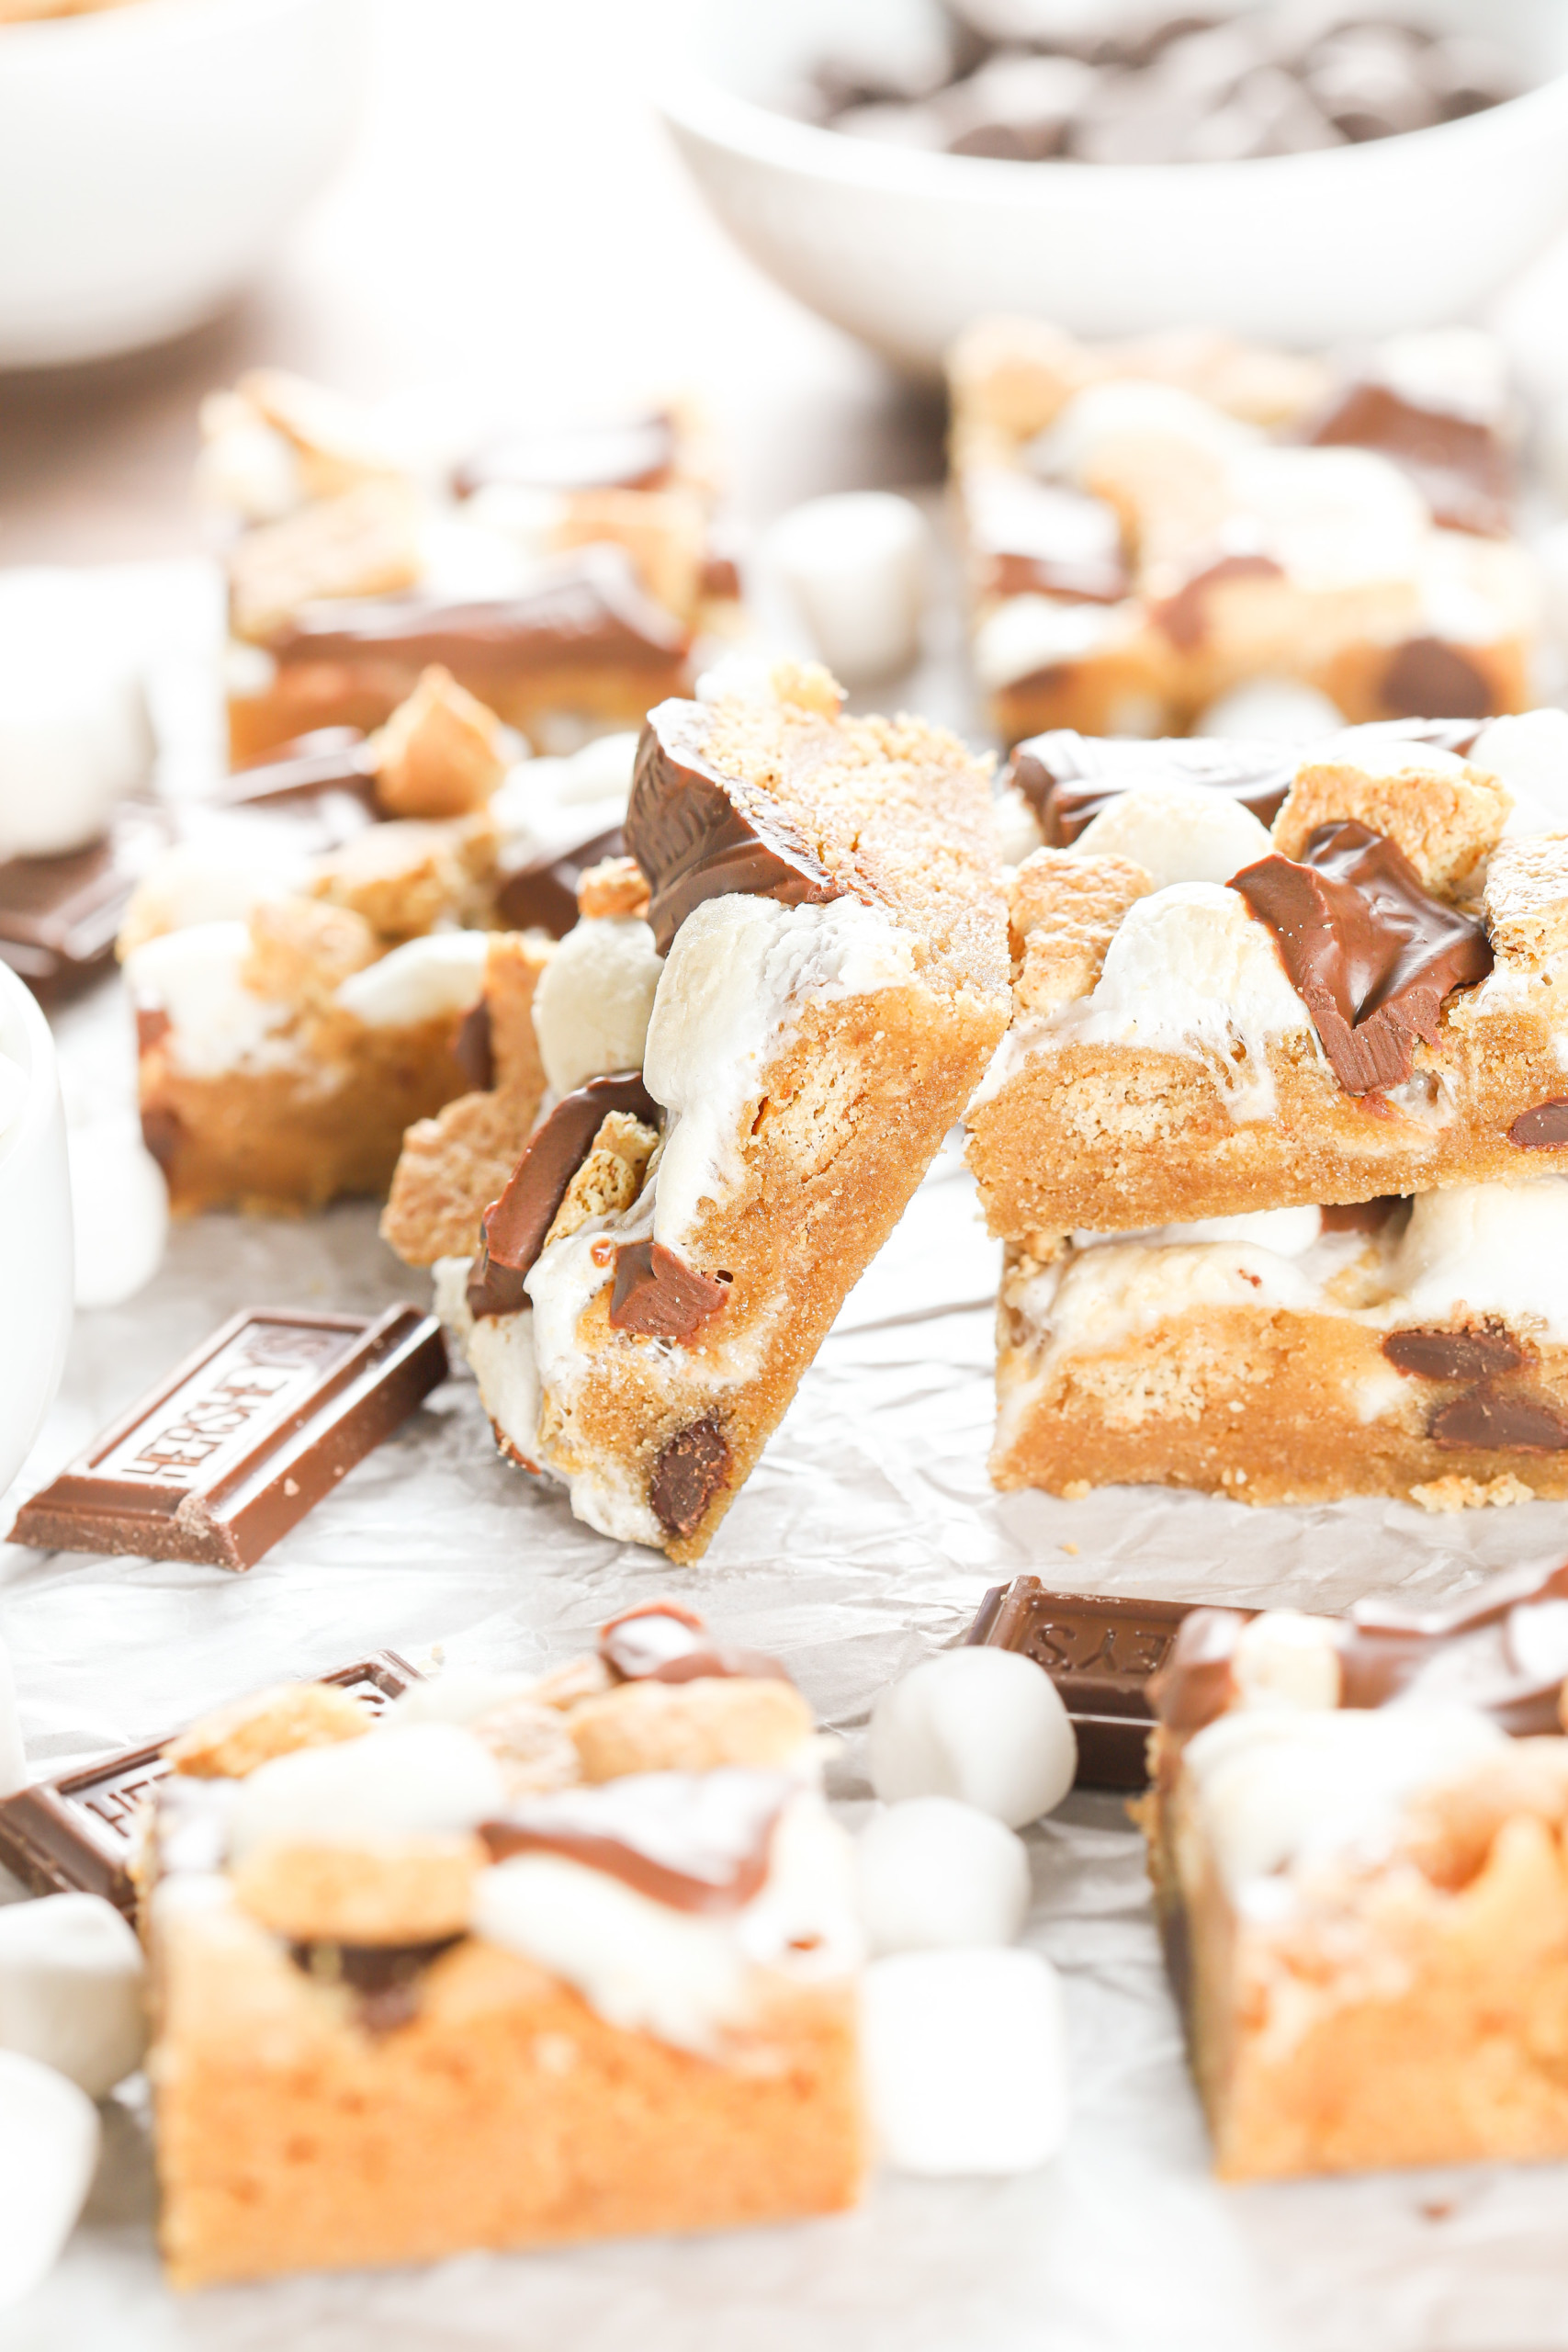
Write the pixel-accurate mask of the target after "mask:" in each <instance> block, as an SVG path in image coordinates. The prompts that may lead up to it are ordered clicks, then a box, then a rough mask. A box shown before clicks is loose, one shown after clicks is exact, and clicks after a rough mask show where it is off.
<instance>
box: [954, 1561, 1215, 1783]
mask: <svg viewBox="0 0 1568 2352" xmlns="http://www.w3.org/2000/svg"><path fill="white" fill-rule="evenodd" d="M1193 1606H1194V1604H1193V1603H1192V1602H1190V1601H1184V1600H1122V1599H1119V1598H1118V1597H1116V1596H1115V1595H1113V1594H1104V1595H1100V1596H1095V1595H1090V1594H1088V1593H1081V1592H1050V1591H1048V1590H1047V1589H1046V1588H1045V1587H1044V1586H1043V1584H1042V1583H1041V1581H1040V1578H1039V1577H1014V1578H1013V1580H1012V1582H1011V1583H1010V1584H999V1585H993V1586H992V1588H991V1589H990V1591H989V1592H987V1595H986V1598H985V1600H983V1601H982V1602H981V1603H980V1609H979V1613H978V1615H977V1616H976V1620H975V1623H974V1624H973V1625H972V1626H971V1627H970V1629H969V1632H968V1634H967V1635H966V1637H965V1639H966V1642H967V1643H968V1644H969V1645H973V1646H977V1647H984V1648H987V1649H998V1650H1016V1651H1017V1652H1018V1653H1019V1655H1020V1657H1032V1659H1033V1660H1034V1663H1035V1664H1036V1666H1039V1667H1043V1668H1044V1670H1045V1672H1046V1673H1047V1674H1048V1675H1049V1676H1050V1678H1051V1679H1052V1681H1053V1682H1054V1683H1055V1686H1056V1689H1057V1691H1058V1692H1059V1693H1060V1694H1061V1698H1062V1702H1063V1704H1064V1705H1065V1706H1066V1710H1067V1713H1068V1714H1069V1715H1070V1716H1071V1718H1072V1724H1073V1729H1074V1731H1075V1732H1076V1733H1077V1742H1078V1769H1077V1781H1076V1784H1075V1785H1076V1786H1077V1787H1078V1788H1080V1789H1141V1788H1143V1787H1145V1785H1146V1783H1147V1780H1148V1774H1147V1772H1146V1770H1145V1763H1144V1752H1145V1747H1146V1746H1147V1744H1148V1736H1149V1731H1150V1728H1151V1726H1152V1724H1153V1723H1154V1710H1153V1708H1152V1706H1151V1705H1150V1703H1149V1699H1148V1684H1149V1679H1150V1677H1151V1676H1152V1675H1154V1674H1156V1673H1157V1672H1158V1671H1159V1669H1160V1668H1161V1667H1162V1666H1164V1664H1165V1663H1166V1661H1167V1659H1168V1657H1169V1656H1170V1653H1171V1649H1172V1646H1173V1645H1174V1643H1175V1640H1176V1633H1177V1628H1178V1626H1179V1624H1180V1623H1181V1622H1182V1620H1183V1618H1185V1617H1187V1616H1189V1615H1190V1613H1191V1610H1192V1608H1193Z"/></svg>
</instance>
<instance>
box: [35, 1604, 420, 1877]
mask: <svg viewBox="0 0 1568 2352" xmlns="http://www.w3.org/2000/svg"><path fill="white" fill-rule="evenodd" d="M313 1679H316V1680H318V1681H321V1682H335V1683H336V1685H337V1687H338V1689H339V1690H340V1691H352V1692H353V1694H354V1696H355V1698H358V1699H362V1700H363V1701H364V1702H365V1704H366V1706H367V1708H368V1709H369V1710H370V1711H371V1713H374V1714H379V1713H380V1712H381V1710H382V1708H383V1707H384V1706H385V1705H386V1703H387V1702H388V1700H389V1699H396V1698H397V1697H399V1695H400V1693H401V1692H402V1691H406V1690H407V1689H408V1687H409V1685H410V1683H411V1682H418V1681H421V1680H422V1679H423V1677H422V1676H421V1675H420V1674H419V1673H418V1671H417V1670H416V1669H415V1668H413V1667H412V1666H410V1665H409V1663H408V1661H407V1659H406V1658H400V1657H399V1656H398V1655H397V1652H396V1651H395V1650H377V1651H376V1652H375V1654H374V1655H373V1656H372V1657H367V1658H361V1659H360V1660H359V1661H358V1662H357V1664H355V1665H354V1666H340V1667H339V1668H337V1669H336V1671H335V1672H333V1673H332V1674H322V1675H319V1676H316V1677H314V1678H313ZM174 1736H175V1735H174V1734H173V1733H171V1734H170V1737H171V1738H173V1737H174ZM167 1744H168V1743H167V1741H165V1740H154V1741H153V1742H152V1745H151V1746H149V1747H132V1748H130V1749H128V1750H127V1752H126V1753H125V1754H124V1755H122V1756H111V1757H109V1758H107V1761H106V1762H104V1763H102V1764H93V1765H89V1766H88V1767H87V1768H86V1770H84V1771H80V1772H66V1773H64V1774H62V1777H61V1778H60V1779H59V1780H55V1781H36V1782H35V1783H34V1785H33V1786H32V1787H31V1788H30V1789H23V1790H22V1791H20V1792H19V1793H18V1794H17V1795H16V1796H14V1797H7V1798H6V1800H5V1802H4V1804H0V1863H4V1865H5V1867H6V1870H8V1871H10V1872H11V1873H12V1875H13V1877H16V1878H18V1879H20V1880H21V1882H22V1884H23V1885H24V1886H25V1887H26V1888H27V1889H28V1892H29V1893H30V1894H101V1895H104V1896H105V1897H107V1900H108V1901H109V1902H110V1903H112V1904H114V1905H115V1906H116V1908H117V1909H118V1910H120V1911H123V1912H125V1913H126V1914H127V1915H128V1916H129V1915H130V1914H131V1913H133V1912H134V1911H135V1909H136V1889H135V1887H134V1885H133V1883H132V1881H131V1875H130V1865H131V1862H132V1860H133V1858H134V1851H135V1843H134V1839H135V1821H136V1815H137V1813H138V1811H139V1809H140V1807H141V1804H143V1803H144V1802H145V1800H146V1799H147V1798H148V1797H149V1796H150V1795H151V1793H152V1790H153V1789H154V1788H155V1787H156V1785H157V1783H158V1782H159V1781H161V1780H162V1779H163V1778H164V1774H165V1773H166V1772H167V1770H168V1769H169V1768H168V1766H167V1765H166V1764H165V1763H164V1747H166V1746H167Z"/></svg>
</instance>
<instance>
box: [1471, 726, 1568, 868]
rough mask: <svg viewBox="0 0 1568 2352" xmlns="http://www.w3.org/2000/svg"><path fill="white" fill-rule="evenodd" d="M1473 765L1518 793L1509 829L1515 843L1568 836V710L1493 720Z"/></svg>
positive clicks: (1480, 741)
mask: <svg viewBox="0 0 1568 2352" xmlns="http://www.w3.org/2000/svg"><path fill="white" fill-rule="evenodd" d="M1470 764H1471V766H1472V768H1484V769H1485V770H1486V772H1487V774H1488V775H1495V777H1496V778H1497V780H1498V782H1499V783H1500V784H1504V785H1506V786H1507V788H1508V790H1509V791H1510V792H1511V793H1512V794H1513V796H1514V805H1513V808H1512V809H1510V810H1509V812H1508V821H1507V823H1506V825H1505V826H1504V828H1503V831H1504V832H1505V834H1506V836H1507V837H1508V838H1509V839H1510V840H1516V839H1517V838H1518V837H1519V836H1520V835H1521V834H1528V833H1557V832H1564V831H1568V710H1526V711H1521V712H1519V714H1518V715H1517V717H1516V718H1495V719H1493V721H1492V722H1491V724H1490V726H1487V727H1483V729H1482V730H1481V732H1480V734H1479V735H1478V736H1477V737H1476V739H1475V742H1474V744H1473V746H1472V750H1471V753H1470Z"/></svg>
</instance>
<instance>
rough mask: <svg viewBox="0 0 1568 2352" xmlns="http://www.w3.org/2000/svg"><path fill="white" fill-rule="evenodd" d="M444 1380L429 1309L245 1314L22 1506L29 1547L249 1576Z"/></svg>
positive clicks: (21, 1530)
mask: <svg viewBox="0 0 1568 2352" xmlns="http://www.w3.org/2000/svg"><path fill="white" fill-rule="evenodd" d="M445 1378H446V1346H445V1343H444V1341H443V1340H442V1336H441V1326H440V1323H439V1322H438V1320H437V1318H436V1317H434V1315H422V1314H421V1313H420V1312H419V1310H418V1309H417V1308H416V1307H412V1306H394V1307H390V1308H389V1309H388V1311H387V1313H386V1314H385V1315H382V1316H380V1317H378V1318H377V1319H376V1320H374V1321H372V1320H371V1319H370V1318H369V1317H366V1316H362V1315H318V1314H314V1313H312V1312H310V1311H309V1310H307V1309H305V1308H296V1307H247V1308H245V1309H243V1311H242V1312H241V1313H240V1314H238V1315H236V1316H235V1317H233V1319H232V1320H231V1322H228V1323H226V1324H224V1326H223V1328H222V1329H221V1330H220V1331H217V1332H215V1333H214V1335H213V1337H212V1338H211V1339H210V1340H208V1342H207V1343H206V1345H205V1346H204V1347H202V1348H199V1349H197V1352H196V1353H195V1354H194V1355H193V1356H188V1357H187V1358H186V1361H185V1363H182V1364H180V1365H178V1366H177V1367H176V1368H175V1371H174V1372H172V1373H171V1374H169V1376H168V1378H167V1379H166V1380H164V1382H162V1383H161V1384H160V1385H159V1386H158V1387H157V1388H156V1389H154V1390H153V1392H152V1395H151V1396H148V1397H143V1398H142V1399H141V1402H140V1403H139V1404H137V1405H135V1406H133V1407H132V1408H131V1409H130V1412H129V1413H127V1414H126V1415H125V1416H124V1418H123V1419H121V1420H118V1421H117V1422H116V1423H115V1424H114V1426H113V1427H112V1428H111V1429H109V1430H106V1431H105V1433H104V1434H103V1436H102V1437H100V1438H99V1439H98V1440H97V1441H96V1443H95V1444H94V1445H92V1446H91V1447H89V1449H88V1450H87V1452H86V1453H85V1454H83V1455H81V1456H80V1457H79V1459H78V1460H77V1461H75V1462H73V1464H71V1466H70V1467H69V1468H68V1469H66V1470H64V1471H62V1473H61V1475H60V1476H59V1477H58V1478H56V1479H55V1480H54V1482H53V1484H52V1485H51V1486H49V1487H45V1488H44V1490H43V1492H42V1493H41V1494H38V1495H35V1496H34V1497H33V1498H32V1500H31V1501H30V1502H28V1503H26V1504H24V1505H23V1507H22V1510H21V1512H20V1514H19V1516H18V1518H17V1523H16V1525H15V1527H14V1528H13V1529H12V1530H11V1539H10V1540H11V1541H12V1542H13V1543H15V1544H35V1545H37V1546H38V1547H39V1549H40V1550H45V1551H63V1552H130V1553H134V1554H136V1555H138V1556H140V1557H141V1558H143V1559H154V1560H195V1561H199V1562H205V1563H208V1564H209V1565H211V1566H216V1567H223V1568H249V1567H254V1565H255V1563H256V1562H257V1560H259V1559H260V1558H261V1556H262V1555H263V1554H264V1553H265V1552H267V1551H269V1550H270V1549H271V1547H272V1545H273V1544H276V1542H277V1540H278V1538H279V1537H280V1536H282V1535H285V1534H287V1533H288V1530H289V1529H290V1528H291V1527H292V1526H293V1525H294V1524H295V1522H296V1521H298V1520H300V1519H302V1518H303V1517H304V1515H305V1513H306V1512H307V1511H308V1510H310V1506H311V1504H312V1503H316V1502H319V1501H320V1500H321V1497H322V1496H323V1495H325V1494H328V1493H330V1492H331V1490H332V1488H333V1487H334V1486H335V1485H336V1483H337V1481H338V1480H339V1479H340V1478H341V1477H342V1476H344V1473H345V1472H346V1471H348V1470H351V1469H352V1468H353V1467H354V1464H355V1463H356V1462H358V1461H359V1460H360V1459H361V1458H362V1457H363V1456H364V1455H365V1454H367V1453H369V1452H370V1450H371V1448H372V1447H373V1446H376V1445H378V1444H379V1443H380V1442H381V1440H382V1439H383V1438H385V1437H389V1436H390V1434H391V1432H392V1431H393V1430H395V1429H397V1428H398V1427H399V1425H400V1423H401V1422H403V1421H405V1420H406V1419H408V1417H409V1415H410V1414H411V1413H412V1411H413V1409H414V1408H415V1406H416V1405H418V1404H420V1403H421V1402H422V1401H423V1398H424V1397H427V1396H428V1395H429V1394H430V1392H431V1390H432V1389H433V1388H435V1387H437V1386H438V1385H440V1383H441V1382H442V1381H443V1380H445Z"/></svg>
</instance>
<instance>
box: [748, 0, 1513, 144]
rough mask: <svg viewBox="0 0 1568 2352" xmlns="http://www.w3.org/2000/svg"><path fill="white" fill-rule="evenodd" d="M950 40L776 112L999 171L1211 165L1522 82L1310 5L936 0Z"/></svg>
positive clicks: (1401, 19) (1496, 96) (1398, 19)
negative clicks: (1057, 163)
mask: <svg viewBox="0 0 1568 2352" xmlns="http://www.w3.org/2000/svg"><path fill="white" fill-rule="evenodd" d="M946 14H947V17H948V25H949V38H948V40H947V41H946V44H945V54H943V53H942V47H943V45H942V44H941V43H935V44H932V45H931V46H930V47H929V48H928V49H927V50H926V51H923V52H922V54H921V55H919V57H911V58H909V59H908V60H906V61H904V62H901V63H900V64H899V65H897V66H887V65H886V64H878V63H877V62H874V61H872V60H869V59H867V58H863V57H861V56H859V55H851V54H849V53H840V54H836V55H831V56H829V57H825V58H824V59H823V60H822V61H821V62H820V63H819V64H818V67H817V69H816V71H815V73H814V74H813V75H812V77H811V80H810V82H809V84H808V85H807V86H806V87H805V88H804V89H802V90H800V91H798V92H796V93H793V94H791V96H790V97H789V99H788V100H787V101H786V105H787V110H788V111H789V112H791V113H795V114H798V115H801V116H803V117H805V119H807V120H809V121H813V122H817V123H819V124H821V125H823V126H824V127H826V128H828V129H829V130H842V131H847V132H849V133H850V134H851V135H852V137H854V138H858V139H873V140H880V141H885V142H886V143H887V144H889V145H893V146H899V147H913V148H925V149H929V150H931V151H932V152H934V153H946V154H949V155H990V156H995V157H997V158H998V159H999V160H1001V161H1003V162H1007V163H1024V164H1033V163H1045V162H1049V161H1052V160H1054V159H1055V158H1058V157H1067V158H1071V159H1072V160H1074V161H1076V162H1078V163H1086V164H1221V163H1235V162H1239V161H1242V160H1244V159H1245V158H1247V157H1249V156H1255V155H1293V154H1301V153H1305V152H1307V151H1308V150H1310V149H1313V148H1322V147H1341V146H1346V145H1359V144H1361V143H1362V142H1364V141H1367V140H1371V139H1390V138H1393V137H1394V136H1395V135H1396V134H1397V133H1398V132H1400V131H1404V130H1427V129H1428V128H1429V127H1430V126H1431V125H1432V124H1434V123H1439V122H1453V121H1456V120H1457V119H1459V118H1460V117H1461V116H1462V115H1468V114H1477V113H1480V112H1482V111H1483V109H1484V108H1486V107H1494V106H1497V105H1499V104H1500V103H1501V102H1502V101H1503V100H1504V99H1505V98H1509V97H1513V96H1517V93H1518V92H1519V91H1520V90H1521V89H1522V88H1523V87H1524V86H1525V77H1524V75H1523V74H1522V72H1521V70H1520V67H1519V65H1518V63H1517V61H1516V60H1514V59H1513V58H1511V57H1510V56H1509V55H1508V53H1507V52H1506V51H1505V50H1502V49H1499V48H1498V47H1496V46H1495V44H1494V43H1493V42H1492V41H1490V40H1481V39H1477V38H1474V37H1472V36H1471V35H1468V34H1458V33H1445V32H1441V31H1439V30H1438V29H1437V28H1435V27H1433V26H1431V25H1429V24H1427V23H1426V22H1424V21H1423V19H1422V18H1421V17H1419V16H1417V15H1414V14H1407V13H1393V12H1391V13H1385V14H1380V15H1378V16H1376V17H1366V16H1361V15H1358V14H1352V13H1350V12H1348V11H1347V10H1346V9H1345V8H1344V7H1343V6H1338V7H1335V6H1325V5H1322V0H1273V5H1270V6H1262V7H1258V8H1253V9H1250V10H1248V11H1247V12H1246V13H1245V14H1242V15H1235V14H1230V15H1226V16H1224V17H1215V16H1213V15H1205V14H1204V13H1202V12H1201V11H1198V12H1191V13H1187V14H1184V15H1181V16H1171V15H1169V14H1168V13H1166V12H1165V11H1163V10H1162V11H1161V12H1160V13H1158V14H1157V15H1156V14H1155V13H1154V12H1153V11H1151V10H1149V9H1148V8H1147V7H1139V6H1136V5H1135V0H1134V5H1129V6H1122V7H1116V6H1108V5H1107V4H1106V0H946Z"/></svg>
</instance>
